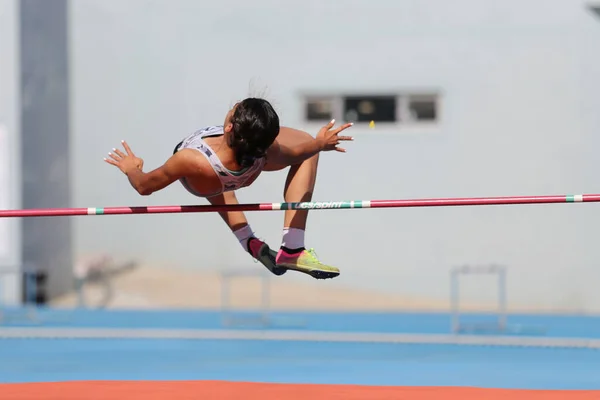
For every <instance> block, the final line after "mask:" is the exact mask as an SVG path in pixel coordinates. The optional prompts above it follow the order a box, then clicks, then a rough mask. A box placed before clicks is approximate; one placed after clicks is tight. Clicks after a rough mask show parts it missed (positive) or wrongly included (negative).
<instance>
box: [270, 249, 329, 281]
mask: <svg viewBox="0 0 600 400" xmlns="http://www.w3.org/2000/svg"><path fill="white" fill-rule="evenodd" d="M275 261H276V262H277V266H278V267H283V268H286V269H291V270H294V271H298V272H303V273H305V274H308V275H310V276H312V277H313V278H315V279H329V278H335V277H336V276H338V275H339V274H340V270H339V269H337V268H335V267H332V266H330V265H325V264H323V263H321V262H320V261H319V259H318V258H317V254H316V253H315V251H314V250H313V249H310V250H302V251H301V252H299V253H295V254H290V253H288V252H286V251H285V250H283V249H281V250H279V252H278V253H277V257H276V258H275Z"/></svg>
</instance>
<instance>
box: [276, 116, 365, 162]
mask: <svg viewBox="0 0 600 400" xmlns="http://www.w3.org/2000/svg"><path fill="white" fill-rule="evenodd" d="M334 124H335V120H332V121H331V122H330V123H328V124H327V125H325V126H324V127H323V128H321V130H320V131H319V133H318V134H317V137H316V138H315V139H314V140H307V141H305V142H302V143H301V144H299V145H297V146H294V147H288V146H285V145H282V144H281V143H279V142H278V141H277V140H275V142H274V143H273V145H272V146H271V147H270V148H269V150H268V151H267V159H268V160H269V161H271V162H273V163H275V164H281V165H295V164H300V163H301V162H303V161H304V160H308V159H309V158H311V157H312V156H314V155H315V154H317V153H319V152H321V151H331V150H335V151H339V152H342V153H345V152H346V149H343V148H341V147H337V146H338V145H339V144H340V142H341V141H346V140H354V139H353V138H352V137H351V136H338V135H339V133H340V132H342V131H343V130H345V129H348V128H350V127H351V126H352V125H353V124H352V123H348V124H344V125H342V126H340V127H339V128H336V129H332V128H333V125H334ZM284 129H285V128H284Z"/></svg>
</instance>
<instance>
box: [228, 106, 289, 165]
mask: <svg viewBox="0 0 600 400" xmlns="http://www.w3.org/2000/svg"><path fill="white" fill-rule="evenodd" d="M231 123H232V125H233V129H232V132H231V134H230V135H229V145H230V146H231V148H232V149H233V151H234V152H235V158H236V161H237V163H238V164H239V165H240V166H241V167H242V168H246V167H249V166H251V165H252V164H253V163H254V161H255V160H256V159H259V158H262V157H264V156H265V154H266V152H267V149H268V148H269V147H270V146H271V145H272V144H273V142H274V141H275V138H277V135H278V134H279V116H278V115H277V113H276V112H275V110H274V109H273V106H272V105H271V103H269V102H268V101H267V100H264V99H261V98H256V97H249V98H247V99H244V100H242V101H241V102H240V103H238V105H237V107H236V108H235V111H234V112H233V115H232V117H231Z"/></svg>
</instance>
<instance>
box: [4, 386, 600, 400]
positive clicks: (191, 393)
mask: <svg viewBox="0 0 600 400" xmlns="http://www.w3.org/2000/svg"><path fill="white" fill-rule="evenodd" d="M0 399H2V400H132V399H140V400H142V399H143V400H200V399H202V400H211V399H218V400H240V399H245V400H259V399H260V400H307V399H310V400H319V399H326V400H358V399H360V400H363V399H364V400H384V399H385V400H395V399H401V400H413V399H415V400H434V399H436V400H437V399H444V400H483V399H485V400H499V399H502V400H565V399H568V400H588V399H589V400H592V399H593V400H598V399H600V391H545V390H543V391H542V390H540V391H536V390H508V389H478V388H461V387H399V386H397V387H394V386H352V385H289V384H269V383H245V382H223V381H192V382H190V381H160V382H148V381H134V382H129V381H122V382H121V381H106V382H105V381H97V382H96V381H94V382H86V381H83V382H58V383H18V384H0Z"/></svg>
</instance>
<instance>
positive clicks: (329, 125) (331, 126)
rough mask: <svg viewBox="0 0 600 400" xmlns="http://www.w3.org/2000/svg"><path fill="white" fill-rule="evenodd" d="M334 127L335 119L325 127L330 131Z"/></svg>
mask: <svg viewBox="0 0 600 400" xmlns="http://www.w3.org/2000/svg"><path fill="white" fill-rule="evenodd" d="M333 125H335V119H332V120H331V121H329V123H328V124H327V125H325V128H326V129H327V130H330V129H331V128H333Z"/></svg>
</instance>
